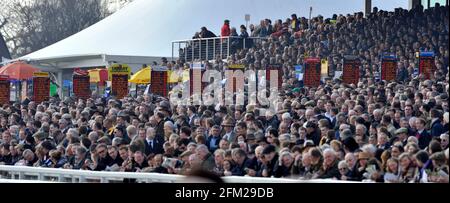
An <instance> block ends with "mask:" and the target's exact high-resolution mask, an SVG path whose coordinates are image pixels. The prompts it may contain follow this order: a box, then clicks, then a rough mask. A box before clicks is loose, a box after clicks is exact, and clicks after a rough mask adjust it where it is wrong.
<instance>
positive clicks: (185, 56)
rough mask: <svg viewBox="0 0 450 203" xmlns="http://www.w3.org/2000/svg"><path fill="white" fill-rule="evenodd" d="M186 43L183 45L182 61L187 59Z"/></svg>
mask: <svg viewBox="0 0 450 203" xmlns="http://www.w3.org/2000/svg"><path fill="white" fill-rule="evenodd" d="M186 44H187V43H185V46H184V61H185V62H186V61H187V45H186Z"/></svg>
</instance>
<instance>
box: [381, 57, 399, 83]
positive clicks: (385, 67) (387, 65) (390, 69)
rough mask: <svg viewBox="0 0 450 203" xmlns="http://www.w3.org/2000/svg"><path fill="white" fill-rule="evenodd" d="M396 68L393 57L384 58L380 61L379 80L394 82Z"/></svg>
mask: <svg viewBox="0 0 450 203" xmlns="http://www.w3.org/2000/svg"><path fill="white" fill-rule="evenodd" d="M397 68H398V67H397V58H396V57H395V56H393V55H391V56H384V57H383V58H382V59H381V80H386V81H393V80H396V79H397Z"/></svg>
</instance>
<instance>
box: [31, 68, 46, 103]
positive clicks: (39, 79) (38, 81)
mask: <svg viewBox="0 0 450 203" xmlns="http://www.w3.org/2000/svg"><path fill="white" fill-rule="evenodd" d="M34 75H35V77H33V101H34V102H36V103H38V104H39V103H41V102H44V101H48V100H49V98H50V78H49V77H48V73H35V74H34ZM46 75H47V77H46Z"/></svg>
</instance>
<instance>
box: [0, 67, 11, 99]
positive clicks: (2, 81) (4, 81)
mask: <svg viewBox="0 0 450 203" xmlns="http://www.w3.org/2000/svg"><path fill="white" fill-rule="evenodd" d="M10 93H11V92H10V83H9V76H7V75H0V106H2V105H3V104H7V103H9V102H10Z"/></svg>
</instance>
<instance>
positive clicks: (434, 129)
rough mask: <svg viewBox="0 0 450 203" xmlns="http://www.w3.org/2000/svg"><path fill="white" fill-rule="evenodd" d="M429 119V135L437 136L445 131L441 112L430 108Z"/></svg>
mask: <svg viewBox="0 0 450 203" xmlns="http://www.w3.org/2000/svg"><path fill="white" fill-rule="evenodd" d="M430 116H431V118H432V120H431V130H430V132H431V136H433V137H439V136H441V134H443V133H444V132H445V129H444V126H443V125H442V121H441V119H440V118H441V113H440V112H439V111H438V110H437V109H432V110H431V111H430Z"/></svg>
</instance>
